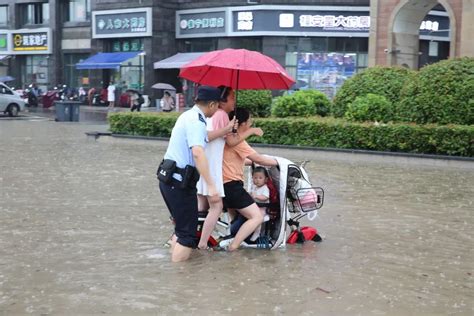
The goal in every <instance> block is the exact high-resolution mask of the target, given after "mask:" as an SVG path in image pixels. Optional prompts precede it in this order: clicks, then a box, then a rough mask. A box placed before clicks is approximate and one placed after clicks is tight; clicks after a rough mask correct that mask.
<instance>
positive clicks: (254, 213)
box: [229, 203, 263, 251]
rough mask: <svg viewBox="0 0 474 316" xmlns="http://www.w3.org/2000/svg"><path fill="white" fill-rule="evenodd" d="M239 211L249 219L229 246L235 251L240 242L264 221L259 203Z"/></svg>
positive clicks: (230, 249)
mask: <svg viewBox="0 0 474 316" xmlns="http://www.w3.org/2000/svg"><path fill="white" fill-rule="evenodd" d="M239 213H240V214H242V215H243V216H244V217H246V218H247V221H245V223H244V224H243V225H242V226H241V227H240V229H239V231H238V232H237V235H235V237H234V240H233V241H232V243H231V244H230V246H229V251H234V250H236V249H237V248H239V246H240V244H241V243H242V242H243V241H244V239H245V238H247V237H248V236H250V234H251V233H253V232H254V231H255V229H257V227H258V226H259V225H260V224H262V222H263V215H262V214H261V213H260V210H259V207H258V206H257V204H255V203H254V204H252V205H250V206H247V207H246V208H243V209H239Z"/></svg>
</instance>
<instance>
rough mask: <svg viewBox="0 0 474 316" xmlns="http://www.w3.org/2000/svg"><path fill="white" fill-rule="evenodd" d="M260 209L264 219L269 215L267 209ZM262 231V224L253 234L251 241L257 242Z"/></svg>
mask: <svg viewBox="0 0 474 316" xmlns="http://www.w3.org/2000/svg"><path fill="white" fill-rule="evenodd" d="M259 209H260V214H262V218H264V217H265V215H267V212H266V210H265V208H264V207H260V208H259ZM261 231H262V224H260V225H259V226H258V227H257V229H256V230H255V231H254V232H253V235H252V237H250V240H251V241H255V240H257V238H258V236H260V232H261Z"/></svg>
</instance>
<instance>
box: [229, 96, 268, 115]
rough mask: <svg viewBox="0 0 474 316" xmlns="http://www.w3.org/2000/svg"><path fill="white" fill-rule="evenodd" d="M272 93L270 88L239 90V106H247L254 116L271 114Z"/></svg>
mask: <svg viewBox="0 0 474 316" xmlns="http://www.w3.org/2000/svg"><path fill="white" fill-rule="evenodd" d="M271 105H272V93H271V91H270V90H239V91H237V106H239V107H243V108H246V109H248V110H249V111H250V113H251V114H252V116H254V117H268V116H270V109H271Z"/></svg>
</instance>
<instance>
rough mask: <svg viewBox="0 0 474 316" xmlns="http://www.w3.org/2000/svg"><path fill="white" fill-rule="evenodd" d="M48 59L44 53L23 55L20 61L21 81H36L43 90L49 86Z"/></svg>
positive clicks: (25, 82)
mask: <svg viewBox="0 0 474 316" xmlns="http://www.w3.org/2000/svg"><path fill="white" fill-rule="evenodd" d="M48 60H49V57H48V56H46V55H33V56H25V57H24V60H23V62H22V63H21V81H22V82H23V84H25V85H29V84H31V83H36V84H37V85H38V87H39V88H41V89H42V90H43V91H47V89H48V87H49V85H50V84H49V76H48Z"/></svg>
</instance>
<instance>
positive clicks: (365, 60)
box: [0, 0, 473, 103]
mask: <svg viewBox="0 0 474 316" xmlns="http://www.w3.org/2000/svg"><path fill="white" fill-rule="evenodd" d="M384 1H385V2H387V3H385V2H384ZM403 1H405V2H409V1H410V0H379V1H369V0H314V1H292V0H286V1H270V0H269V1H264V0H261V1H260V0H239V1H237V0H236V1H191V0H168V1H156V0H155V1H153V0H142V1H139V2H135V1H124V0H49V1H46V0H0V76H2V75H10V76H13V77H15V81H13V82H12V83H11V85H12V86H15V87H18V88H23V87H25V86H26V85H28V84H30V83H36V84H37V85H38V86H39V87H40V88H42V89H43V90H44V91H45V90H47V89H50V88H52V87H53V86H58V85H63V84H66V85H68V86H70V87H79V86H83V87H86V88H90V87H95V88H102V87H104V86H106V85H107V84H108V83H109V82H110V81H114V82H115V83H116V85H118V88H119V90H123V89H126V88H132V89H136V90H139V91H143V92H144V93H145V94H148V95H150V96H152V97H159V91H156V90H153V89H152V88H151V86H152V85H153V84H154V83H157V82H165V83H171V84H173V85H174V86H175V87H176V88H177V92H189V91H192V90H191V89H192V86H191V84H190V83H188V82H185V81H181V80H180V79H179V78H178V74H179V67H180V66H181V65H183V64H184V63H185V62H188V61H190V60H192V59H193V58H196V56H199V53H202V52H207V51H211V50H215V49H223V48H246V49H250V50H257V51H261V52H263V53H264V54H266V55H268V56H271V57H272V58H274V59H275V60H276V61H278V62H279V63H280V64H281V65H283V66H284V67H285V68H286V69H287V70H288V72H289V73H290V74H291V75H292V76H293V77H294V78H295V79H296V80H297V84H296V86H295V88H299V89H304V88H316V89H319V90H322V91H324V92H325V93H326V94H328V95H329V96H333V95H334V94H335V92H336V91H337V88H338V87H339V86H340V85H342V82H343V81H344V80H345V79H347V78H348V77H350V76H352V75H353V74H354V73H356V72H358V71H360V70H362V69H364V68H366V67H368V66H370V65H375V64H393V62H391V61H390V62H387V56H388V57H393V56H395V54H387V53H386V52H384V50H387V49H390V50H393V51H397V50H400V49H398V48H395V49H392V48H387V47H389V46H390V45H388V44H387V42H384V41H385V39H386V38H388V37H390V36H392V35H391V34H392V33H390V34H388V33H387V32H389V29H388V28H385V25H384V23H383V19H384V16H385V15H384V14H388V13H386V11H384V9H383V7H384V6H388V7H390V10H389V11H390V12H391V14H393V15H396V13H394V12H396V10H399V9H400V8H402V9H403V5H401V4H399V3H401V2H403ZM423 1H427V2H429V4H428V9H426V8H425V9H426V10H425V11H424V13H423V17H422V18H421V19H418V20H416V21H415V22H414V23H415V24H418V25H417V28H416V31H413V30H412V33H416V34H417V37H416V41H415V42H416V45H415V46H416V48H414V50H416V57H413V58H415V59H416V61H413V60H414V59H413V58H412V59H413V60H412V61H411V62H409V63H400V62H397V63H395V64H404V65H406V66H410V67H412V68H416V67H418V66H419V65H423V64H425V63H430V62H434V61H437V60H439V59H443V58H446V57H448V56H453V53H452V52H453V48H452V47H455V48H456V47H457V46H458V45H461V44H460V43H459V42H460V41H461V40H464V41H466V43H467V47H470V46H472V45H473V44H472V41H470V40H469V39H468V37H466V36H465V35H464V37H463V35H455V36H454V37H453V29H455V31H454V33H455V34H458V32H460V31H459V30H460V29H461V28H465V26H464V24H462V23H460V22H459V20H460V19H461V18H462V17H461V18H459V17H458V16H455V19H456V21H455V23H454V24H453V21H452V20H451V19H453V15H452V14H451V11H452V10H459V6H461V11H462V9H463V8H464V10H466V9H469V5H467V4H465V3H466V2H465V1H463V2H462V4H459V3H461V0H441V2H440V3H441V4H442V5H439V3H438V2H437V1H434V0H423ZM466 1H467V2H468V3H470V1H472V0H466ZM388 2H390V3H388ZM396 2H397V3H396ZM375 4H376V5H375ZM451 4H453V8H454V9H453V8H452V7H451V6H450V5H451ZM397 5H398V7H397ZM462 6H464V7H462ZM446 7H447V8H446ZM381 8H382V9H381ZM433 9H434V10H433ZM470 10H471V12H472V7H471V8H470ZM463 12H464V11H463ZM393 30H394V29H392V31H393ZM396 31H397V30H396V29H395V31H394V34H398V33H396ZM460 34H461V33H460ZM395 38H397V39H398V38H404V37H403V36H400V35H395ZM453 41H454V44H453ZM394 43H398V42H397V40H395V41H394ZM453 45H454V46H453ZM411 46H413V45H411ZM381 51H382V53H381ZM465 51H466V52H467V54H468V55H469V54H470V53H469V49H467V50H465ZM420 52H421V54H420ZM178 53H180V54H179V55H176V54H178ZM459 54H461V50H459V49H457V48H456V54H455V55H454V56H458V55H459ZM414 56H415V55H414ZM381 57H383V58H381ZM187 95H188V103H189V102H191V97H192V93H187Z"/></svg>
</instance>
